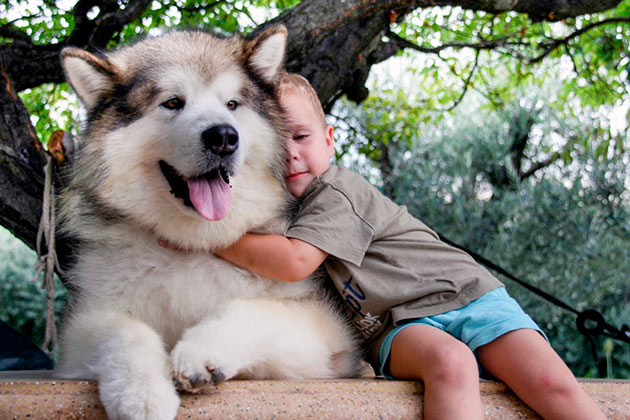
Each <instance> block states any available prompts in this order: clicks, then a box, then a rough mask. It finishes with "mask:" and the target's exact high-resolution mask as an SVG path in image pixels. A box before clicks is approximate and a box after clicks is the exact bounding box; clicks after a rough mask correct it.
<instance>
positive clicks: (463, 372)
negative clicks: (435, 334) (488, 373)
mask: <svg viewBox="0 0 630 420" xmlns="http://www.w3.org/2000/svg"><path fill="white" fill-rule="evenodd" d="M431 359H432V360H431V361H430V363H429V364H428V366H429V369H428V372H427V374H428V375H429V376H431V378H432V379H433V380H438V381H440V382H448V383H453V384H457V383H462V382H466V381H470V380H474V381H476V380H478V379H479V370H478V367H477V360H476V359H475V355H474V354H473V352H472V351H471V350H470V349H469V348H468V347H467V346H466V345H465V344H464V343H455V344H452V345H449V346H447V347H444V348H442V349H436V351H435V352H434V354H433V355H432V358H431Z"/></svg>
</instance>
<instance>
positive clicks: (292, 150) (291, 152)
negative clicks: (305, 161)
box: [287, 141, 299, 161]
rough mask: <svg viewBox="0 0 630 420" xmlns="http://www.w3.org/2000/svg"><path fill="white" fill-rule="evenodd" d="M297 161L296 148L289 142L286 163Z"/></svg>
mask: <svg viewBox="0 0 630 420" xmlns="http://www.w3.org/2000/svg"><path fill="white" fill-rule="evenodd" d="M298 159H299V154H298V152H297V148H296V147H295V145H294V144H293V142H292V141H289V144H288V145H287V161H289V160H298Z"/></svg>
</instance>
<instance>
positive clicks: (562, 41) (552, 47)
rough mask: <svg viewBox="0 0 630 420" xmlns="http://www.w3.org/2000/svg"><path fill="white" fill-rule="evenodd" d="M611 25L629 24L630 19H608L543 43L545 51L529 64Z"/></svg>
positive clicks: (537, 61)
mask: <svg viewBox="0 0 630 420" xmlns="http://www.w3.org/2000/svg"><path fill="white" fill-rule="evenodd" d="M612 23H630V18H610V19H604V20H602V21H600V22H595V23H591V24H590V25H586V26H585V27H583V28H580V29H579V30H577V31H575V32H573V33H572V34H570V35H568V36H566V37H564V38H560V39H554V40H553V41H552V42H549V43H545V46H546V48H545V50H544V51H543V52H542V54H540V55H539V56H537V57H534V58H532V59H530V60H529V63H530V64H535V63H539V62H541V61H542V60H543V59H544V58H545V57H547V56H548V55H549V54H551V53H552V52H553V51H554V50H555V49H557V48H558V47H560V46H563V45H564V46H568V44H569V42H570V41H571V40H573V39H575V38H577V37H579V36H581V35H582V34H584V33H586V32H588V31H590V30H592V29H594V28H597V27H599V26H603V25H609V24H612Z"/></svg>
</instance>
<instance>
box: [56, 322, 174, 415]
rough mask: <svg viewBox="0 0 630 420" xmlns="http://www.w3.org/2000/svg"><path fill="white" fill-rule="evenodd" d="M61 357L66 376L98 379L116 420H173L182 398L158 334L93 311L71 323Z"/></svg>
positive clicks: (102, 395) (101, 396) (135, 323)
mask: <svg viewBox="0 0 630 420" xmlns="http://www.w3.org/2000/svg"><path fill="white" fill-rule="evenodd" d="M62 349H63V351H62V354H61V355H60V368H59V370H60V372H61V374H62V376H64V377H78V378H85V379H96V380H97V381H98V386H99V396H100V398H101V402H102V403H103V406H104V407H105V410H106V411H107V415H108V417H109V418H111V419H147V420H149V419H151V420H154V419H164V420H166V419H169V420H170V419H173V418H174V417H175V415H176V414H177V408H178V407H179V397H178V395H177V392H176V391H175V387H174V386H173V383H172V381H171V376H170V366H169V360H168V355H167V353H166V351H165V350H164V344H163V343H162V340H161V339H160V337H159V336H158V334H157V333H156V332H155V331H154V330H153V329H151V328H150V327H149V326H147V325H146V324H144V323H142V322H140V321H138V320H135V319H132V318H129V317H127V316H124V315H121V314H116V313H109V312H104V311H91V312H90V311H88V312H83V313H82V314H79V315H78V316H75V317H73V318H72V319H71V320H70V323H69V325H67V329H66V334H65V336H64V339H63V346H62Z"/></svg>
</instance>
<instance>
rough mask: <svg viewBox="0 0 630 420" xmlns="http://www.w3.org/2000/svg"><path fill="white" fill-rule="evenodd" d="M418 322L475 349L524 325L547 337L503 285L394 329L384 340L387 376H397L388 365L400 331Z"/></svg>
mask: <svg viewBox="0 0 630 420" xmlns="http://www.w3.org/2000/svg"><path fill="white" fill-rule="evenodd" d="M415 324H424V325H430V326H432V327H435V328H439V329H440V330H442V331H445V332H447V333H449V334H450V335H452V336H453V337H455V338H457V339H458V340H460V341H462V342H463V343H464V344H466V345H467V346H468V347H470V349H471V350H472V351H473V352H474V351H475V350H476V349H477V348H478V347H479V346H483V345H484V344H488V343H490V342H492V341H494V340H495V339H497V338H498V337H500V336H502V335H503V334H506V333H508V332H510V331H514V330H520V329H523V328H530V329H533V330H536V331H538V332H539V333H540V334H542V336H543V337H545V339H547V336H546V335H545V333H543V332H542V330H541V329H540V327H538V325H536V323H535V322H534V320H533V319H531V317H530V316H529V315H527V314H526V313H525V312H524V311H523V309H522V308H521V306H520V305H519V304H518V302H516V301H515V300H514V299H513V298H511V297H510V295H508V293H507V291H506V290H505V287H499V288H498V289H494V290H492V291H490V292H488V293H486V294H485V295H483V296H481V297H480V298H478V299H475V300H473V301H472V302H470V303H469V304H468V305H466V306H464V307H462V308H459V309H454V310H452V311H448V312H445V313H443V314H437V315H433V316H427V317H424V318H419V319H414V320H410V321H409V322H406V323H404V324H402V325H399V326H397V327H395V328H394V329H393V330H391V331H390V332H389V333H388V334H387V336H386V337H385V340H384V341H383V344H381V350H380V353H379V364H380V367H381V373H382V374H383V375H385V376H386V377H388V378H390V379H393V378H392V377H391V376H390V375H388V374H387V370H386V366H387V362H388V360H389V353H390V352H391V349H392V342H393V341H394V338H395V337H396V334H398V333H399V332H400V331H402V330H403V329H405V328H406V327H408V326H410V325H415Z"/></svg>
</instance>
